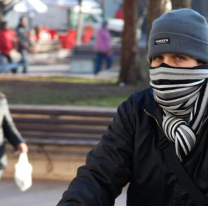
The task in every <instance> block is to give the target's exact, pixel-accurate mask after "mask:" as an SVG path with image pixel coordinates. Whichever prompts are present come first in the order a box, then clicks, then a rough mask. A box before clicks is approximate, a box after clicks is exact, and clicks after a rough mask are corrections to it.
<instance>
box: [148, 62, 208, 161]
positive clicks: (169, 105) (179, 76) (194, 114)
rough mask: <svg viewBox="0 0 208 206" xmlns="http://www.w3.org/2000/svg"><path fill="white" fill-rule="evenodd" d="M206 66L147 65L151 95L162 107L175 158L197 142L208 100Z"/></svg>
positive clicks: (182, 154) (189, 149) (185, 153)
mask: <svg viewBox="0 0 208 206" xmlns="http://www.w3.org/2000/svg"><path fill="white" fill-rule="evenodd" d="M207 79H208V66H207V65H203V66H197V67H193V68H178V67H177V68H176V67H170V66H169V65H166V64H162V65H160V67H150V80H151V81H150V85H151V87H152V89H153V91H154V99H155V101H156V102H158V104H159V105H160V106H161V107H162V108H163V113H164V114H163V122H162V128H163V130H164V133H165V134H166V136H167V137H168V139H169V140H171V141H172V142H174V143H175V150H176V154H177V156H178V158H179V159H180V160H181V161H183V157H184V156H186V155H188V154H189V153H190V151H191V150H192V149H193V147H194V145H195V143H196V134H197V132H198V131H199V129H200V126H201V123H202V119H203V115H204V112H205V110H206V106H207V102H208V84H207Z"/></svg>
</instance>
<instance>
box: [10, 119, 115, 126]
mask: <svg viewBox="0 0 208 206" xmlns="http://www.w3.org/2000/svg"><path fill="white" fill-rule="evenodd" d="M13 119H14V122H15V123H16V124H19V123H21V124H24V123H25V124H28V123H31V124H32V123H33V124H35V123H41V124H57V125H62V124H70V125H100V126H102V125H103V126H107V125H109V124H110V123H111V121H108V120H90V119H84V120H83V119H67V120H66V119H52V118H50V119H43V118H42V119H41V118H27V117H26V118H23V117H14V118H13Z"/></svg>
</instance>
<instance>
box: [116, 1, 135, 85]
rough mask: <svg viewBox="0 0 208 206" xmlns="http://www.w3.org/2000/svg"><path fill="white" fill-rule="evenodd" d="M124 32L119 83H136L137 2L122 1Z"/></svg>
mask: <svg viewBox="0 0 208 206" xmlns="http://www.w3.org/2000/svg"><path fill="white" fill-rule="evenodd" d="M123 8H124V22H125V24H124V30H123V34H122V53H121V71H120V76H119V82H123V83H127V84H135V83H136V75H135V71H136V60H137V54H138V46H137V32H136V29H137V19H138V0H124V6H123Z"/></svg>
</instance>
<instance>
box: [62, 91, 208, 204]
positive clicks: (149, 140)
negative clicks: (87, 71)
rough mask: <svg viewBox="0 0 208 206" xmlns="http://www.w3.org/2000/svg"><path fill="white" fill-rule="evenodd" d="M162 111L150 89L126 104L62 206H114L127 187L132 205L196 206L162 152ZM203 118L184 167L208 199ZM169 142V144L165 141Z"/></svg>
mask: <svg viewBox="0 0 208 206" xmlns="http://www.w3.org/2000/svg"><path fill="white" fill-rule="evenodd" d="M161 122H162V110H161V107H159V105H158V104H157V103H156V102H155V101H154V98H153V95H152V89H151V88H148V89H145V90H143V91H141V92H138V93H135V94H133V95H132V96H131V97H130V98H129V99H128V100H127V101H126V102H124V103H122V104H121V105H120V106H119V108H118V111H117V114H116V117H115V118H114V120H113V122H112V123H111V125H110V126H109V127H108V133H107V134H105V135H103V137H102V139H101V141H100V143H99V144H98V145H97V146H96V147H95V149H94V150H92V151H91V152H89V154H88V156H87V163H86V165H85V166H82V167H80V168H79V169H78V174H77V177H76V178H75V179H74V180H73V181H72V182H71V184H70V186H69V188H68V190H67V191H66V192H65V193H64V194H63V198H62V200H61V201H60V202H59V204H58V206H78V205H79V206H113V205H114V200H115V198H116V197H117V196H118V195H119V194H120V193H121V190H122V188H123V187H124V186H125V185H126V184H127V183H130V184H129V188H128V194H127V205H128V206H194V205H195V204H194V203H193V201H192V199H191V198H190V197H189V195H188V194H187V192H186V191H185V190H184V189H183V187H182V186H181V184H180V183H179V182H178V180H177V177H176V176H175V174H174V171H173V170H172V169H171V166H170V164H169V162H168V161H167V160H166V157H165V155H164V153H163V151H162V150H161V149H160V144H161V141H162V140H163V141H164V138H165V139H167V138H166V137H165V136H164V135H163V132H161V131H160V130H161V126H160V125H161ZM207 122H208V121H207V120H206V119H205V121H204V125H203V126H202V128H201V130H200V132H199V134H197V142H196V145H195V147H194V149H193V150H192V151H191V153H190V154H189V155H188V156H187V158H186V159H185V160H184V162H183V165H184V168H185V169H186V171H187V172H188V173H189V175H190V176H191V177H192V179H193V180H194V181H195V182H196V184H197V185H198V187H199V188H200V189H201V191H202V192H203V193H204V194H205V196H207V194H208V146H207V145H208V138H207V137H208V127H207ZM167 141H168V140H167Z"/></svg>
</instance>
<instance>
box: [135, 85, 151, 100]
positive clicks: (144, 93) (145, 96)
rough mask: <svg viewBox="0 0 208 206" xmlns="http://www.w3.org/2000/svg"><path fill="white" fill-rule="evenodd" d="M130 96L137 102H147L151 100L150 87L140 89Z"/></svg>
mask: <svg viewBox="0 0 208 206" xmlns="http://www.w3.org/2000/svg"><path fill="white" fill-rule="evenodd" d="M131 98H132V99H133V100H134V101H136V102H137V103H140V104H141V103H142V104H147V103H149V102H150V101H152V100H153V91H152V88H151V87H148V88H145V89H142V90H140V91H138V92H135V93H133V94H132V95H131Z"/></svg>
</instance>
